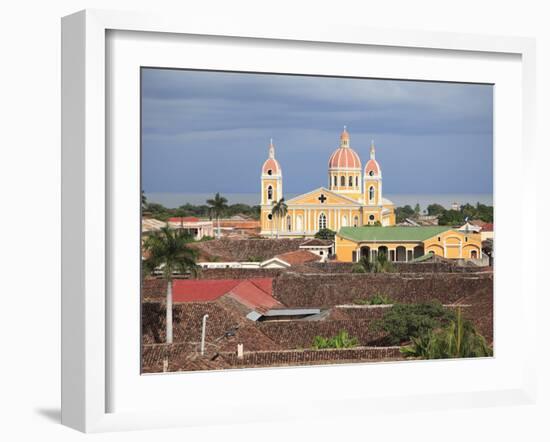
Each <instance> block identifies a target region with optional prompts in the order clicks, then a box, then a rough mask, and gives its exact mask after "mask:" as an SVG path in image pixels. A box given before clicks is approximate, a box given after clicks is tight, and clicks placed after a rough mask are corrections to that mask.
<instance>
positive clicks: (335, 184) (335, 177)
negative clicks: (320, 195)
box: [334, 175, 338, 187]
mask: <svg viewBox="0 0 550 442" xmlns="http://www.w3.org/2000/svg"><path fill="white" fill-rule="evenodd" d="M337 185H338V177H337V176H336V175H334V187H336V186H337Z"/></svg>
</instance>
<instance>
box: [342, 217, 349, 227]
mask: <svg viewBox="0 0 550 442" xmlns="http://www.w3.org/2000/svg"><path fill="white" fill-rule="evenodd" d="M347 225H348V217H347V216H345V215H344V217H343V218H342V227H347Z"/></svg>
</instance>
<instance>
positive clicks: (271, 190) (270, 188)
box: [267, 186, 273, 200]
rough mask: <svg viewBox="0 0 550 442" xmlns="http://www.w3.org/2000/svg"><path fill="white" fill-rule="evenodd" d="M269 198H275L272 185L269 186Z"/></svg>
mask: <svg viewBox="0 0 550 442" xmlns="http://www.w3.org/2000/svg"><path fill="white" fill-rule="evenodd" d="M267 199H268V200H271V199H273V187H271V186H268V187H267Z"/></svg>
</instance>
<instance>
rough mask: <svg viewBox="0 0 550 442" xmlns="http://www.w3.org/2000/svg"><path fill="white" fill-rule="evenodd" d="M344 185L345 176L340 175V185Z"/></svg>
mask: <svg viewBox="0 0 550 442" xmlns="http://www.w3.org/2000/svg"><path fill="white" fill-rule="evenodd" d="M345 185H346V177H345V176H344V175H342V176H341V177H340V186H345Z"/></svg>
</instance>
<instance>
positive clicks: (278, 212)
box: [271, 198, 288, 239]
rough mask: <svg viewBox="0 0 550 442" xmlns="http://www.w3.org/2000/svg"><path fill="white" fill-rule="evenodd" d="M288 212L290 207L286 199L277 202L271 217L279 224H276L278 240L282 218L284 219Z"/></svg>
mask: <svg viewBox="0 0 550 442" xmlns="http://www.w3.org/2000/svg"><path fill="white" fill-rule="evenodd" d="M287 212H288V207H287V205H286V203H285V199H284V198H281V199H280V200H279V201H277V202H276V203H275V204H274V205H273V208H272V209H271V215H272V216H273V217H275V218H276V219H277V222H276V223H275V225H276V226H277V239H279V224H280V222H281V218H284V217H285V215H286V214H287Z"/></svg>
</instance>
